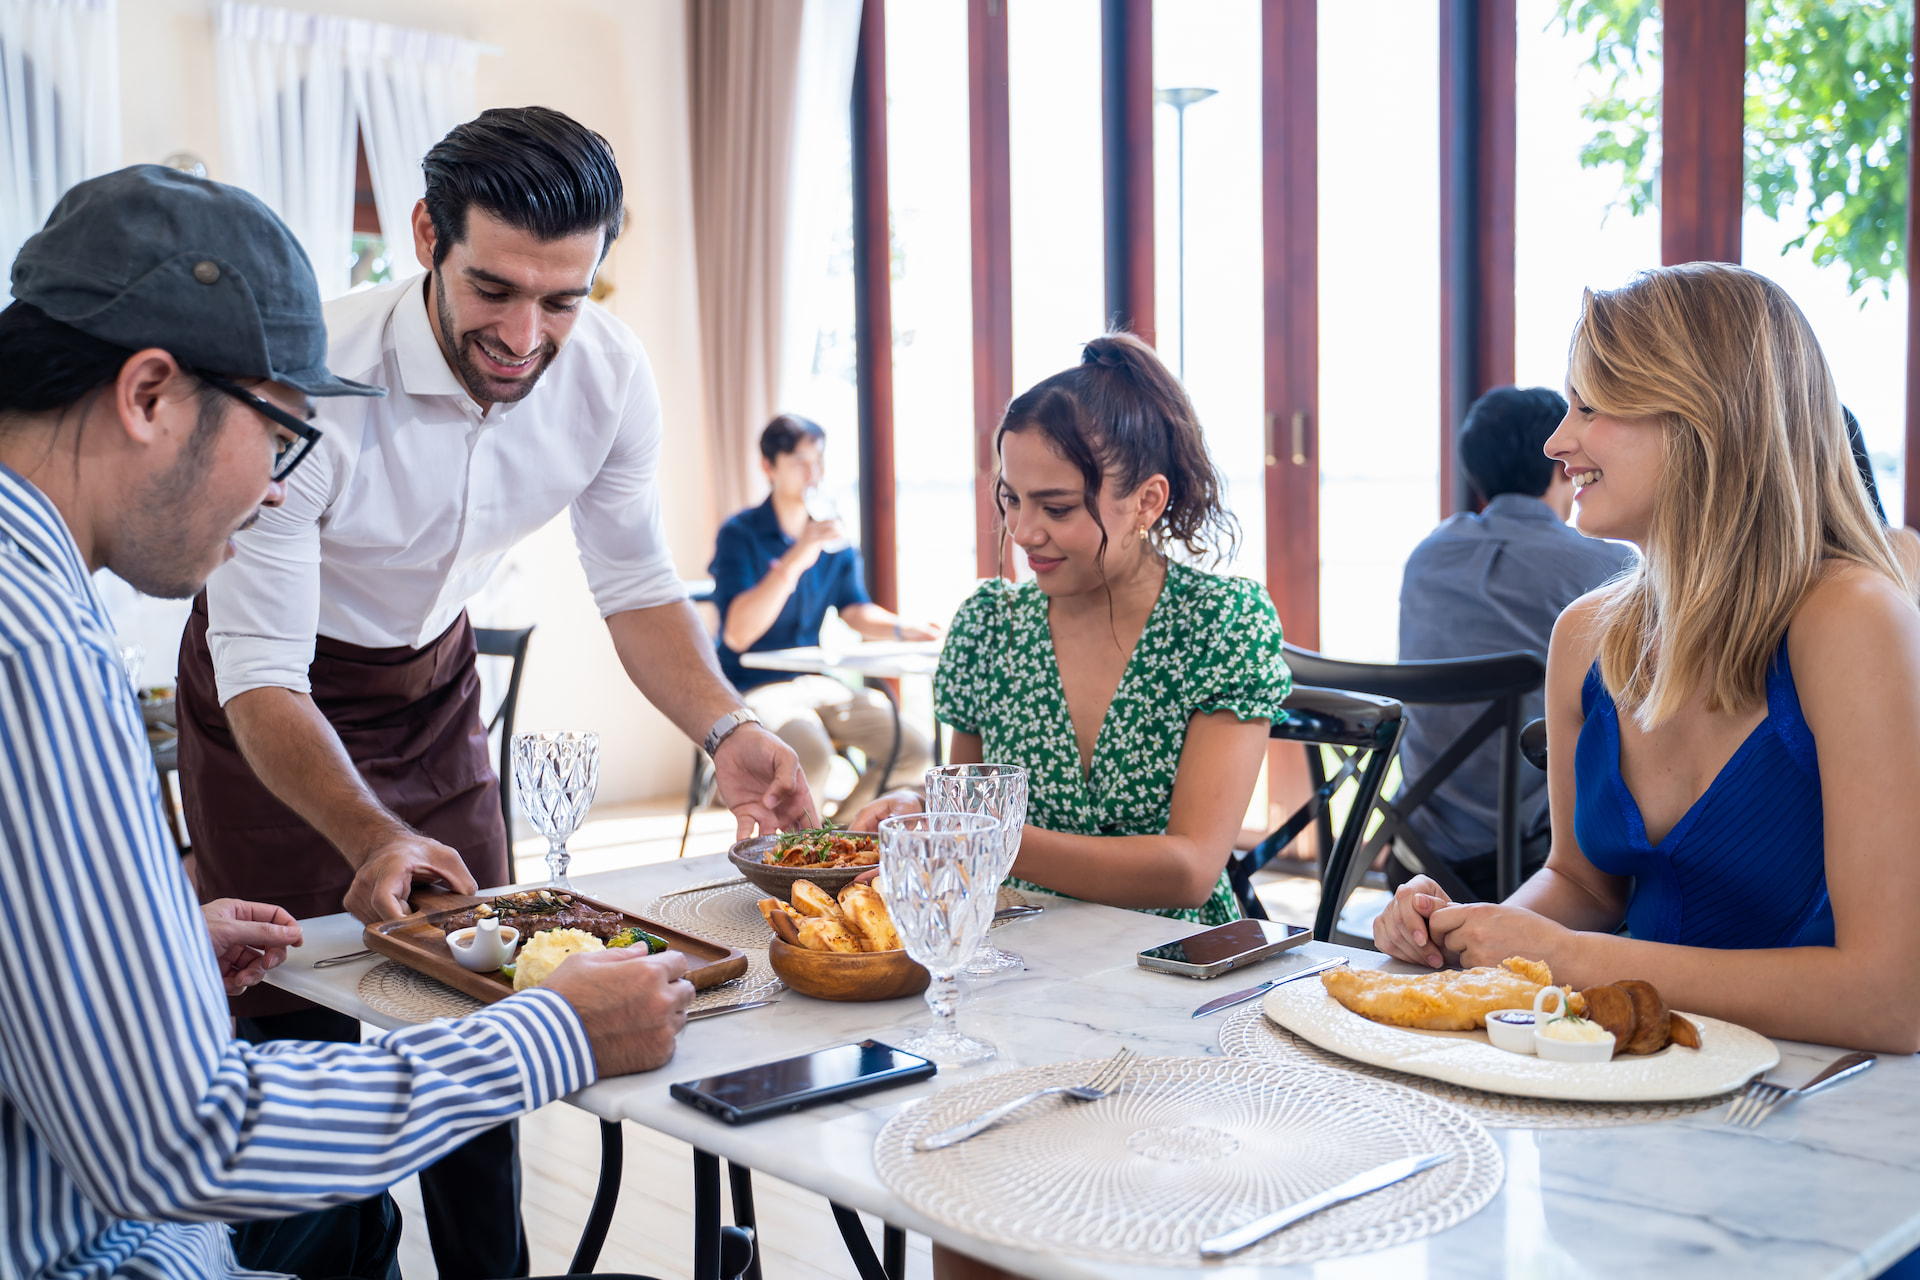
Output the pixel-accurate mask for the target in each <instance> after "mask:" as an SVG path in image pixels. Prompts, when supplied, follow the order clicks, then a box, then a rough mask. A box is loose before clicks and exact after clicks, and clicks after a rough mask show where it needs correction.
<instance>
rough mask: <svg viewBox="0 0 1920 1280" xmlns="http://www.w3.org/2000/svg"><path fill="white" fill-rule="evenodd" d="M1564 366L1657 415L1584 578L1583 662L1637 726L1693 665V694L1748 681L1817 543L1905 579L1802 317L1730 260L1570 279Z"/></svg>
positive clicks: (1608, 399)
mask: <svg viewBox="0 0 1920 1280" xmlns="http://www.w3.org/2000/svg"><path fill="white" fill-rule="evenodd" d="M1568 379H1569V382H1570V383H1571V385H1572V387H1573V390H1574V393H1575V394H1576V395H1578V396H1579V397H1580V399H1581V400H1582V401H1583V402H1584V403H1586V404H1587V405H1589V406H1591V407H1592V408H1593V409H1595V410H1597V411H1599V412H1600V413H1603V414H1606V415H1608V416H1609V417H1620V418H1652V419H1655V420H1657V421H1658V423H1659V425H1660V426H1661V428H1662V429H1663V431H1664V435H1665V440H1664V449H1663V456H1662V465H1661V470H1660V480H1659V492H1658V494H1657V496H1656V500H1655V508H1654V515H1653V522H1652V525H1651V527H1650V529H1649V531H1648V535H1647V543H1646V546H1644V547H1643V548H1642V549H1641V550H1642V552H1643V555H1642V558H1641V560H1640V563H1639V564H1638V566H1636V567H1635V568H1634V569H1632V570H1630V571H1628V572H1627V573H1626V574H1624V575H1623V576H1622V577H1620V578H1619V579H1617V580H1615V581H1614V582H1612V583H1609V584H1608V585H1607V586H1606V587H1604V588H1602V589H1601V593H1600V595H1601V603H1600V609H1599V614H1598V617H1599V623H1600V628H1601V635H1600V675H1601V678H1602V679H1603V680H1605V681H1606V685H1607V689H1608V691H1609V692H1610V693H1611V694H1612V695H1613V697H1614V699H1615V701H1616V702H1617V703H1619V704H1620V705H1621V706H1622V707H1624V708H1627V709H1629V710H1631V711H1632V713H1633V716H1634V718H1635V719H1636V720H1637V721H1638V722H1639V723H1640V725H1641V726H1642V727H1643V728H1646V729H1651V728H1653V727H1655V726H1656V725H1658V724H1660V723H1662V722H1663V721H1665V720H1667V719H1668V718H1670V717H1671V716H1672V715H1673V714H1674V713H1675V712H1677V711H1679V710H1680V709H1681V708H1682V707H1683V706H1685V705H1686V703H1687V701H1688V699H1689V698H1690V697H1691V696H1692V693H1693V691H1694V689H1695V688H1696V687H1698V686H1699V685H1700V683H1701V682H1702V680H1706V681H1707V686H1706V705H1707V710H1708V711H1716V712H1717V711H1742V710H1746V709H1749V708H1752V707H1754V706H1756V705H1759V704H1760V703H1762V702H1763V701H1764V700H1765V698H1766V688H1767V683H1766V682H1767V668H1768V665H1769V664H1770V663H1771V662H1772V660H1773V655H1774V652H1775V650H1776V649H1778V647H1779V645H1780V640H1781V637H1783V636H1784V635H1786V633H1787V624H1788V623H1789V622H1791V621H1792V619H1793V616H1794V613H1795V612H1796V611H1797V610H1798V609H1799V608H1800V602H1801V601H1802V600H1803V599H1804V598H1805V597H1806V594H1807V592H1808V591H1810V590H1811V589H1812V588H1813V586H1814V585H1815V583H1816V582H1818V581H1819V579H1820V576H1821V574H1822V573H1823V572H1824V571H1825V568H1826V562H1827V561H1829V560H1849V561H1853V562H1855V563H1857V564H1861V565H1865V566H1867V567H1869V568H1872V569H1875V570H1877V571H1879V572H1881V573H1884V574H1886V575H1887V577H1888V578H1890V579H1891V580H1893V581H1894V582H1897V583H1900V584H1901V585H1902V587H1903V589H1907V591H1908V594H1909V596H1910V595H1911V589H1910V586H1909V584H1908V583H1907V579H1906V575H1905V573H1904V571H1903V570H1902V568H1901V567H1900V563H1899V561H1898V560H1897V559H1896V558H1895V556H1894V553H1893V549H1892V546H1891V544H1890V543H1889V542H1888V539H1887V533H1886V529H1885V528H1884V527H1883V526H1882V525H1881V523H1880V520H1879V518H1878V517H1877V516H1876V515H1875V513H1874V509H1873V505H1872V503H1871V502H1870V501H1869V500H1868V498H1867V493H1866V488H1865V486H1864V485H1863V483H1862V482H1861V479H1860V474H1859V471H1858V469H1857V468H1856V467H1855V464H1854V461H1853V455H1852V451H1851V449H1850V448H1849V446H1848V444H1847V433H1846V427H1845V425H1844V422H1843V419H1842V417H1841V408H1840V398H1839V395H1838V393H1837V392H1836V391H1835V389H1834V385H1833V375H1832V374H1831V373H1830V372H1829V371H1828V369H1827V362H1826V357H1825V356H1823V355H1822V354H1821V352H1820V344H1819V342H1818V341H1816V340H1815V338H1814V336H1813V330H1812V329H1811V328H1810V327H1809V326H1808V324H1807V320H1806V317H1805V316H1803V315H1801V314H1800V309H1799V308H1798V307H1797V306H1795V305H1794V304H1793V300H1792V299H1791V298H1789V297H1788V296H1787V295H1786V292H1785V291H1784V290H1783V289H1781V288H1780V286H1779V285H1777V284H1775V283H1774V282H1773V281H1771V280H1768V279H1767V278H1766V277H1764V276H1761V275H1758V274H1756V273H1754V272H1752V271H1747V270H1745V269H1743V268H1740V267H1735V266H1728V265H1725V264H1721V263H1706V262H1696V263H1689V264H1687V265H1685V266H1679V267H1662V268H1659V269H1657V270H1653V271H1648V272H1645V273H1643V274H1642V275H1640V276H1638V277H1636V278H1635V279H1634V280H1633V281H1632V282H1631V283H1629V284H1627V285H1626V286H1624V287H1622V288H1619V289H1609V290H1605V291H1602V292H1599V293H1595V292H1593V291H1592V290H1589V291H1588V292H1587V295H1586V298H1585V302H1584V305H1583V306H1582V308H1581V316H1580V323H1579V325H1578V326H1577V327H1576V328H1575V329H1574V334H1573V349H1572V353H1571V356H1570V359H1569V362H1568Z"/></svg>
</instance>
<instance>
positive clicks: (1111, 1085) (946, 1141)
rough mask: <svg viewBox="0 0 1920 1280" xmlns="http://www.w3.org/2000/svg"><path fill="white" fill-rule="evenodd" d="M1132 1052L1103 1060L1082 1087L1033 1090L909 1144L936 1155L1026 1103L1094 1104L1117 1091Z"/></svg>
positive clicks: (1128, 1069) (997, 1122)
mask: <svg viewBox="0 0 1920 1280" xmlns="http://www.w3.org/2000/svg"><path fill="white" fill-rule="evenodd" d="M1133 1056H1134V1055H1133V1050H1132V1049H1122V1050H1120V1052H1118V1053H1116V1054H1114V1055H1113V1056H1112V1057H1111V1058H1108V1059H1107V1063H1106V1065H1105V1066H1103V1067H1101V1068H1100V1070H1098V1071H1096V1072H1094V1075H1093V1079H1091V1080H1089V1081H1087V1082H1086V1083H1085V1084H1057V1085H1054V1086H1053V1087H1052V1088H1050V1089H1035V1090H1034V1091H1033V1092H1032V1093H1028V1094H1022V1095H1021V1096H1020V1097H1018V1098H1015V1099H1014V1100H1013V1101H1012V1102H1003V1103H1001V1104H1000V1105H999V1106H997V1107H995V1108H994V1109H993V1110H991V1111H988V1112H986V1113H984V1114H982V1115H977V1116H975V1117H974V1118H973V1119H971V1120H968V1121H966V1122H964V1123H962V1124H957V1125H955V1126H953V1128H951V1129H942V1130H941V1131H940V1132H939V1133H930V1134H928V1135H927V1136H926V1137H924V1138H921V1139H920V1140H919V1141H918V1142H915V1143H914V1144H913V1146H914V1150H916V1151H939V1150H942V1149H943V1148H946V1147H951V1146H953V1145H954V1144H955V1143H958V1142H965V1141H966V1140H967V1139H968V1138H971V1137H973V1135H975V1134H976V1133H979V1132H981V1131H982V1130H985V1129H990V1128H992V1127H993V1126H994V1125H996V1124H999V1123H1000V1122H1001V1121H1002V1120H1005V1119H1006V1118H1007V1117H1008V1116H1010V1115H1012V1114H1013V1113H1014V1112H1016V1111H1018V1110H1019V1109H1020V1108H1022V1107H1024V1106H1026V1105H1027V1104H1028V1103H1030V1102H1038V1101H1039V1100H1040V1099H1042V1098H1045V1097H1050V1096H1051V1095H1053V1094H1056V1093H1064V1094H1066V1095H1067V1096H1068V1097H1069V1098H1073V1099H1075V1100H1076V1101H1079V1102H1098V1101H1099V1100H1100V1099H1102V1098H1104V1097H1106V1096H1107V1095H1108V1094H1110V1093H1112V1092H1113V1091H1114V1090H1115V1089H1118V1088H1119V1087H1120V1086H1121V1084H1122V1083H1123V1082H1125V1080H1126V1078H1127V1073H1128V1072H1129V1071H1131V1070H1132V1069H1133Z"/></svg>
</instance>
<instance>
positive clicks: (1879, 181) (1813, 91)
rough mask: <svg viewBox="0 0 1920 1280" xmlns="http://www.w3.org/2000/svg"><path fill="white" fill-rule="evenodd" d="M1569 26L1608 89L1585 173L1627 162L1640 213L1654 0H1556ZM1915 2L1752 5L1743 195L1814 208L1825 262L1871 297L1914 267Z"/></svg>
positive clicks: (1648, 169)
mask: <svg viewBox="0 0 1920 1280" xmlns="http://www.w3.org/2000/svg"><path fill="white" fill-rule="evenodd" d="M1559 21H1560V24H1561V27H1562V30H1563V31H1565V32H1568V33H1575V32H1577V33H1579V34H1581V35H1585V36H1590V37H1591V38H1592V40H1593V42H1594V44H1593V53H1592V55H1591V56H1590V57H1589V58H1588V59H1587V62H1588V64H1589V65H1590V66H1592V67H1594V68H1595V69H1597V70H1598V71H1600V72H1601V74H1602V75H1603V77H1604V78H1605V82H1606V90H1605V92H1604V93H1603V94H1602V95H1601V96H1600V97H1597V98H1595V99H1594V101H1593V102H1591V103H1590V104H1588V105H1587V106H1586V107H1585V108H1583V109H1582V114H1583V115H1584V116H1585V118H1586V119H1587V120H1589V121H1591V122H1593V123H1594V124H1595V125H1596V126H1598V128H1597V129H1596V130H1595V132H1594V136H1593V137H1592V139H1591V140H1589V141H1588V142H1587V143H1586V144H1585V145H1584V146H1583V147H1582V148H1581V149H1580V163H1581V165H1582V166H1584V167H1586V168H1589V169H1595V168H1602V167H1605V166H1609V165H1617V166H1619V168H1620V174H1621V190H1620V198H1619V201H1618V203H1619V204H1620V205H1622V206H1624V207H1625V208H1626V209H1627V210H1628V211H1629V212H1630V213H1631V214H1633V215H1634V216H1635V217H1638V216H1639V215H1640V214H1642V213H1645V212H1646V211H1647V210H1648V209H1649V208H1652V207H1654V205H1655V203H1656V195H1657V192H1658V189H1659V188H1658V181H1659V165H1660V152H1659V136H1660V95H1659V93H1658V92H1657V91H1656V92H1653V93H1637V92H1635V83H1636V81H1638V80H1639V78H1640V76H1641V75H1642V74H1643V73H1645V72H1647V71H1649V70H1651V69H1652V68H1654V67H1655V66H1657V65H1658V62H1659V28H1660V19H1659V5H1658V3H1656V0H1559ZM1912 64H1913V0H1749V2H1748V5H1747V95H1746V185H1747V192H1746V199H1747V203H1748V205H1750V206H1753V207H1757V208H1758V209H1759V210H1760V211H1761V212H1762V213H1764V214H1766V216H1767V217H1769V218H1772V219H1773V220H1775V221H1776V222H1777V221H1779V220H1780V219H1781V217H1782V215H1783V214H1792V213H1795V212H1796V210H1797V208H1798V207H1799V201H1800V199H1801V196H1802V193H1803V192H1804V193H1805V194H1806V196H1807V197H1808V198H1809V200H1810V206H1809V208H1808V217H1807V225H1806V229H1805V231H1804V232H1803V233H1802V234H1801V235H1800V236H1799V237H1797V238H1796V239H1794V240H1792V241H1790V242H1789V243H1788V246H1787V247H1788V248H1800V247H1802V246H1808V247H1810V248H1811V251H1812V254H1813V260H1814V262H1815V263H1816V264H1818V265H1820V266H1823V267H1824V266H1829V265H1832V264H1835V263H1838V264H1841V265H1842V266H1844V267H1845V268H1846V270H1847V286H1848V289H1849V290H1850V291H1851V292H1852V293H1855V294H1858V293H1861V292H1862V291H1863V290H1865V289H1867V288H1868V287H1869V286H1871V285H1873V284H1876V283H1877V284H1878V285H1879V288H1880V292H1881V295H1882V296H1883V297H1884V296H1886V294H1887V286H1888V282H1889V281H1891V280H1892V279H1893V277H1894V275H1895V274H1896V273H1900V274H1902V275H1904V274H1905V272H1906V230H1907V151H1908V148H1907V123H1908V120H1909V118H1910V116H1909V113H1910V110H1911V108H1910V105H1909V95H1910V94H1911V92H1912V85H1913V65H1912Z"/></svg>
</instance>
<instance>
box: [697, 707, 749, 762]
mask: <svg viewBox="0 0 1920 1280" xmlns="http://www.w3.org/2000/svg"><path fill="white" fill-rule="evenodd" d="M759 723H760V717H759V716H757V715H755V714H753V712H752V711H749V710H748V709H747V708H745V707H740V708H739V709H737V710H734V711H729V712H727V714H725V715H723V716H721V717H720V718H719V719H718V720H715V721H714V722H713V728H711V729H709V730H707V739H706V741H705V742H702V743H701V744H700V749H701V750H702V751H704V752H706V753H707V758H708V759H712V758H713V753H714V752H715V751H718V750H719V749H720V744H721V743H723V742H725V741H726V740H727V739H728V738H729V737H731V736H732V734H733V731H734V730H735V729H738V728H739V727H740V726H741V725H743V724H759Z"/></svg>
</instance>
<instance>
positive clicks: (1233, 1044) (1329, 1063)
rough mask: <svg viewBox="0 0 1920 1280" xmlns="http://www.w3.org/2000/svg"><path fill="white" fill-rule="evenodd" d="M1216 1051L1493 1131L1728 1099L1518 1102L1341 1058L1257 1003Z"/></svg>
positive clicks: (1673, 1114) (1225, 1029)
mask: <svg viewBox="0 0 1920 1280" xmlns="http://www.w3.org/2000/svg"><path fill="white" fill-rule="evenodd" d="M1220 1052H1222V1053H1224V1054H1227V1055H1229V1056H1232V1057H1240V1058H1257V1059H1259V1060H1261V1061H1263V1062H1275V1063H1279V1064H1280V1065H1282V1066H1303V1067H1305V1066H1312V1067H1325V1068H1328V1069H1331V1070H1334V1071H1346V1072H1352V1073H1354V1074H1356V1075H1362V1076H1367V1077H1370V1078H1372V1079H1374V1080H1387V1081H1391V1082H1392V1083H1394V1084H1397V1085H1404V1086H1405V1087H1406V1088H1409V1089H1414V1090H1417V1091H1418V1092H1420V1093H1424V1094H1427V1095H1428V1096H1430V1097H1435V1098H1439V1099H1441V1100H1442V1101H1445V1102H1451V1103H1452V1104H1453V1105H1454V1106H1456V1107H1459V1108H1460V1109H1461V1110H1462V1111H1465V1112H1466V1113H1467V1114H1468V1115H1470V1116H1472V1117H1473V1118H1474V1119H1476V1120H1478V1121H1479V1122H1480V1123H1481V1124H1484V1125H1489V1126H1491V1127H1493V1128H1495V1129H1604V1128H1608V1127H1610V1126H1613V1125H1623V1124H1648V1123H1651V1122H1652V1121H1655V1120H1673V1119H1677V1118H1678V1117H1680V1116H1690V1115H1693V1114H1694V1113H1695V1112H1699V1111H1710V1110H1712V1109H1713V1108H1714V1107H1717V1106H1719V1105H1721V1104H1722V1103H1724V1102H1725V1101H1727V1099H1728V1098H1730V1097H1732V1096H1733V1095H1732V1094H1722V1095H1721V1096H1719V1097H1715V1098H1682V1099H1679V1100H1676V1101H1672V1102H1566V1101H1562V1100H1560V1099H1557V1098H1522V1097H1516V1096H1514V1095H1511V1094H1505V1093H1488V1092H1486V1091H1485V1090H1482V1089H1469V1088H1467V1087H1466V1086H1465V1085H1458V1084H1449V1083H1448V1082H1446V1081H1444V1080H1429V1079H1428V1078H1427V1077H1425V1076H1416V1075H1410V1074H1408V1073H1406V1072H1404V1071H1390V1070H1388V1069H1387V1068H1386V1067H1376V1066H1374V1065H1373V1064H1371V1063H1367V1062H1355V1061H1354V1060H1353V1059H1351V1058H1343V1057H1341V1056H1340V1055H1339V1054H1337V1053H1335V1052H1333V1051H1332V1050H1331V1049H1322V1048H1321V1047H1320V1046H1319V1045H1317V1044H1314V1043H1313V1042H1312V1041H1310V1040H1305V1039H1302V1038H1301V1037H1299V1036H1297V1035H1295V1034H1294V1033H1293V1032H1291V1031H1289V1030H1287V1029H1286V1028H1285V1027H1281V1026H1275V1025H1274V1023H1273V1021H1272V1020H1271V1019H1270V1018H1268V1017H1267V1016H1266V1014H1264V1013H1262V1012H1261V1009H1260V1005H1259V1004H1258V1002H1255V1003H1253V1004H1249V1005H1247V1006H1246V1007H1245V1008H1242V1009H1236V1010H1234V1011H1233V1012H1232V1013H1230V1014H1228V1015H1227V1020H1226V1021H1225V1022H1223V1023H1221V1024H1220Z"/></svg>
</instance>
